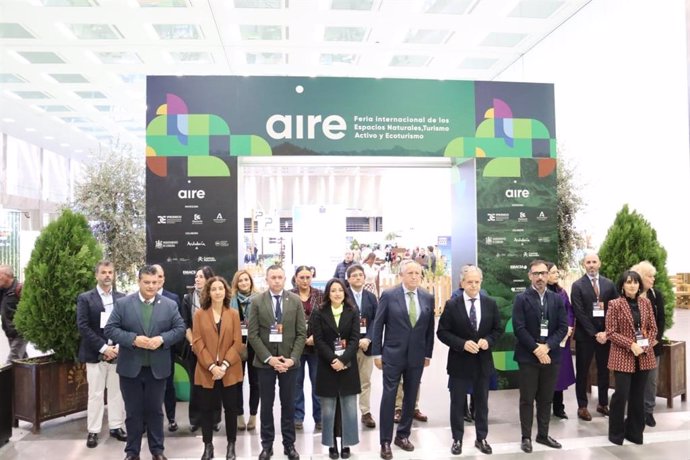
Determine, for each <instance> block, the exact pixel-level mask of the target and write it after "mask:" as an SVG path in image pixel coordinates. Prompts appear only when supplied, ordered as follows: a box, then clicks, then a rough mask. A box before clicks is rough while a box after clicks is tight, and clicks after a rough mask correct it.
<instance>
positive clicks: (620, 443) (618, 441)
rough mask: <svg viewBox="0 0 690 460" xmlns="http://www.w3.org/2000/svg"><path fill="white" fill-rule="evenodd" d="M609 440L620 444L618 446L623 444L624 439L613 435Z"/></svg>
mask: <svg viewBox="0 0 690 460" xmlns="http://www.w3.org/2000/svg"><path fill="white" fill-rule="evenodd" d="M609 441H611V442H612V443H614V444H616V445H618V446H622V445H623V440H622V439H618V438H612V437H611V436H609Z"/></svg>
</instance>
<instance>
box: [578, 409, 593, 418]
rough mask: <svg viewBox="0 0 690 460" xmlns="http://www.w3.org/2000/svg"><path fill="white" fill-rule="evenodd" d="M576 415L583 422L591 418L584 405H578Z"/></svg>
mask: <svg viewBox="0 0 690 460" xmlns="http://www.w3.org/2000/svg"><path fill="white" fill-rule="evenodd" d="M577 416H578V418H579V419H581V420H584V421H585V422H589V421H590V420H592V415H591V414H590V413H589V411H588V410H587V408H586V407H580V408H579V409H578V410H577Z"/></svg>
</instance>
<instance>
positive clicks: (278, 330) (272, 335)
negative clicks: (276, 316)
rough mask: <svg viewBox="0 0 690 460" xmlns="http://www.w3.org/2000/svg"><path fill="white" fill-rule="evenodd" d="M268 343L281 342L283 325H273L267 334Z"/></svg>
mask: <svg viewBox="0 0 690 460" xmlns="http://www.w3.org/2000/svg"><path fill="white" fill-rule="evenodd" d="M268 341H269V342H270V343H282V342H283V325H282V324H276V323H273V326H271V330H270V332H269V333H268Z"/></svg>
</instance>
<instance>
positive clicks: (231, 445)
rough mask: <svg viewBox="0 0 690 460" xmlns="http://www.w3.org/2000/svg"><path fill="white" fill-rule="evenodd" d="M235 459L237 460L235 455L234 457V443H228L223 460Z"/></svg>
mask: <svg viewBox="0 0 690 460" xmlns="http://www.w3.org/2000/svg"><path fill="white" fill-rule="evenodd" d="M236 458H237V455H235V443H234V442H229V443H228V450H227V452H226V453H225V460H235V459H236Z"/></svg>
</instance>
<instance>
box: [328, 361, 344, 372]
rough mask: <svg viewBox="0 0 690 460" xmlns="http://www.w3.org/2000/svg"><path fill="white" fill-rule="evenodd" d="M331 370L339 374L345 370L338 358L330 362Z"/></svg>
mask: <svg viewBox="0 0 690 460" xmlns="http://www.w3.org/2000/svg"><path fill="white" fill-rule="evenodd" d="M331 368H332V369H333V370H334V371H336V372H340V371H342V370H345V364H343V363H342V362H341V361H340V360H339V359H338V358H334V359H333V361H331Z"/></svg>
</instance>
